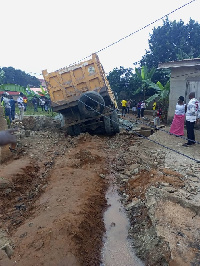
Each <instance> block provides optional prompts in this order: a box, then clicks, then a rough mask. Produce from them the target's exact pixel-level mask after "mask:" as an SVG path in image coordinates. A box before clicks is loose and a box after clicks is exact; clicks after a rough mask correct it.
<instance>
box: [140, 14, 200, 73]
mask: <svg viewBox="0 0 200 266" xmlns="http://www.w3.org/2000/svg"><path fill="white" fill-rule="evenodd" d="M199 43H200V24H198V23H197V22H195V21H194V20H192V19H190V21H189V23H188V24H186V25H185V24H184V22H183V21H182V20H180V21H179V22H176V21H175V20H174V21H172V22H170V21H169V20H168V18H167V19H166V20H164V21H163V25H162V26H159V27H158V28H154V29H153V33H152V34H151V35H150V39H149V50H148V51H146V54H145V55H144V56H143V58H142V60H141V65H146V66H147V67H148V68H149V69H151V68H152V67H156V68H157V67H158V64H159V63H164V62H169V61H176V60H182V59H186V58H197V57H200V45H199Z"/></svg>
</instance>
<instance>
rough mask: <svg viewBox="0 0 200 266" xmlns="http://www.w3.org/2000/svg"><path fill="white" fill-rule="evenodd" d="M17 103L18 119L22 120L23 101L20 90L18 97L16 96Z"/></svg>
mask: <svg viewBox="0 0 200 266" xmlns="http://www.w3.org/2000/svg"><path fill="white" fill-rule="evenodd" d="M17 104H18V108H19V119H20V120H23V118H24V101H23V93H22V92H20V95H19V97H18V98H17Z"/></svg>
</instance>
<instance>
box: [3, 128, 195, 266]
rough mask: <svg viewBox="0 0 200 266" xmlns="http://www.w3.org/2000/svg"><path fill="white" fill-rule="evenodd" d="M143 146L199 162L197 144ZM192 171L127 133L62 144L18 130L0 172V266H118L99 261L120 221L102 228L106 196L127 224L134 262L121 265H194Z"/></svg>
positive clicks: (48, 134)
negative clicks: (113, 194) (13, 148)
mask: <svg viewBox="0 0 200 266" xmlns="http://www.w3.org/2000/svg"><path fill="white" fill-rule="evenodd" d="M150 138H151V139H155V140H159V142H161V143H162V144H168V145H169V146H170V147H173V148H174V147H176V149H177V151H180V152H184V153H185V154H187V155H188V156H193V157H195V158H197V157H200V156H199V147H198V145H196V146H195V147H192V148H193V150H192V149H190V148H185V150H183V149H184V148H183V147H182V146H181V144H182V143H184V140H181V139H180V140H179V138H178V140H177V138H176V137H173V136H168V135H166V134H165V133H163V132H156V133H155V134H153V135H152V136H150ZM199 170H200V167H199V164H197V163H196V162H195V161H192V160H189V159H188V158H186V157H183V156H181V155H180V154H175V153H172V152H171V151H169V150H166V149H164V148H163V147H161V146H156V145H155V144H154V143H152V142H149V141H148V140H145V139H143V138H141V137H138V136H136V135H134V134H133V133H132V132H128V133H127V132H126V131H123V130H121V132H120V134H118V135H116V136H114V137H106V136H104V137H102V136H91V135H89V134H81V135H80V136H78V137H73V138H72V137H70V136H66V135H65V134H64V133H63V132H62V131H61V130H59V129H56V128H54V129H53V130H52V129H51V128H45V129H42V130H41V129H40V130H37V131H34V130H33V129H28V130H27V128H26V125H24V126H22V128H21V130H20V132H19V133H18V149H17V151H16V152H15V153H13V154H12V157H11V158H10V160H9V161H7V162H5V163H3V164H2V165H1V169H0V218H1V219H0V228H1V231H0V247H1V250H0V265H2V266H4V265H5V266H7V265H8V266H9V265H19V266H25V265H26V266H33V265H34V266H35V265H45V266H46V265H52V266H53V265H77V266H78V265H108V266H109V265H122V264H119V263H118V264H116V263H114V258H113V261H112V260H109V262H106V261H105V260H104V255H105V254H104V249H105V247H104V243H105V242H106V238H107V237H108V231H109V230H110V229H111V228H118V227H117V222H118V221H119V219H120V218H118V216H117V215H113V217H112V218H110V220H109V223H110V226H108V228H107V226H106V222H105V212H106V210H108V209H109V208H112V206H111V207H110V205H112V200H110V201H109V199H108V197H107V192H108V191H109V189H110V188H112V187H115V191H116V192H117V195H118V196H117V197H119V198H117V202H120V204H121V207H117V208H118V209H120V211H122V212H123V213H124V214H125V216H126V217H128V225H126V226H127V241H128V243H129V246H130V249H131V252H132V253H133V254H134V258H135V256H137V257H138V258H139V259H141V261H140V260H134V261H135V262H134V263H135V264H133V262H131V260H130V262H127V264H124V265H199V264H200V180H199V178H200V174H199V173H200V171H199ZM114 204H115V207H116V203H114ZM122 209H123V210H122ZM122 223H124V222H122ZM109 228H110V229H109ZM118 231H119V232H120V227H119V230H118ZM111 251H112V247H110V250H107V252H108V253H109V252H110V253H111ZM119 252H120V251H119ZM113 254H114V253H113ZM116 255H118V254H116ZM113 256H114V255H113ZM125 256H126V255H125Z"/></svg>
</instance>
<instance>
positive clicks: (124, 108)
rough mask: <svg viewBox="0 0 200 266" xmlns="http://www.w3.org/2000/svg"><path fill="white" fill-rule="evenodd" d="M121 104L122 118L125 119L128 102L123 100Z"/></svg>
mask: <svg viewBox="0 0 200 266" xmlns="http://www.w3.org/2000/svg"><path fill="white" fill-rule="evenodd" d="M121 104H122V116H124V117H125V114H126V106H127V101H126V100H122V101H121Z"/></svg>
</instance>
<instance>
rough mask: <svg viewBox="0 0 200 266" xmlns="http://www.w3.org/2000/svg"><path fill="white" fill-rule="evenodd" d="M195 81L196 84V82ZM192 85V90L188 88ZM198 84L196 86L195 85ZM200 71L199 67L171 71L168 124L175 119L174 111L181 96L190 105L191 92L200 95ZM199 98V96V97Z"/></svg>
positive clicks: (179, 68)
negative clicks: (189, 96)
mask: <svg viewBox="0 0 200 266" xmlns="http://www.w3.org/2000/svg"><path fill="white" fill-rule="evenodd" d="M194 81H195V82H194ZM188 84H190V86H189V87H190V89H189V88H188ZM195 84H196V85H195ZM199 84H200V69H199V67H195V66H190V67H177V68H172V69H171V79H170V94H169V110H168V122H171V121H172V120H173V117H174V111H175V107H176V103H177V101H178V98H179V96H183V97H184V98H185V102H186V103H188V94H189V90H190V91H191V89H193V91H195V92H196V95H197V96H198V95H200V91H199V90H200V85H199ZM198 97H199V96H198Z"/></svg>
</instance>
